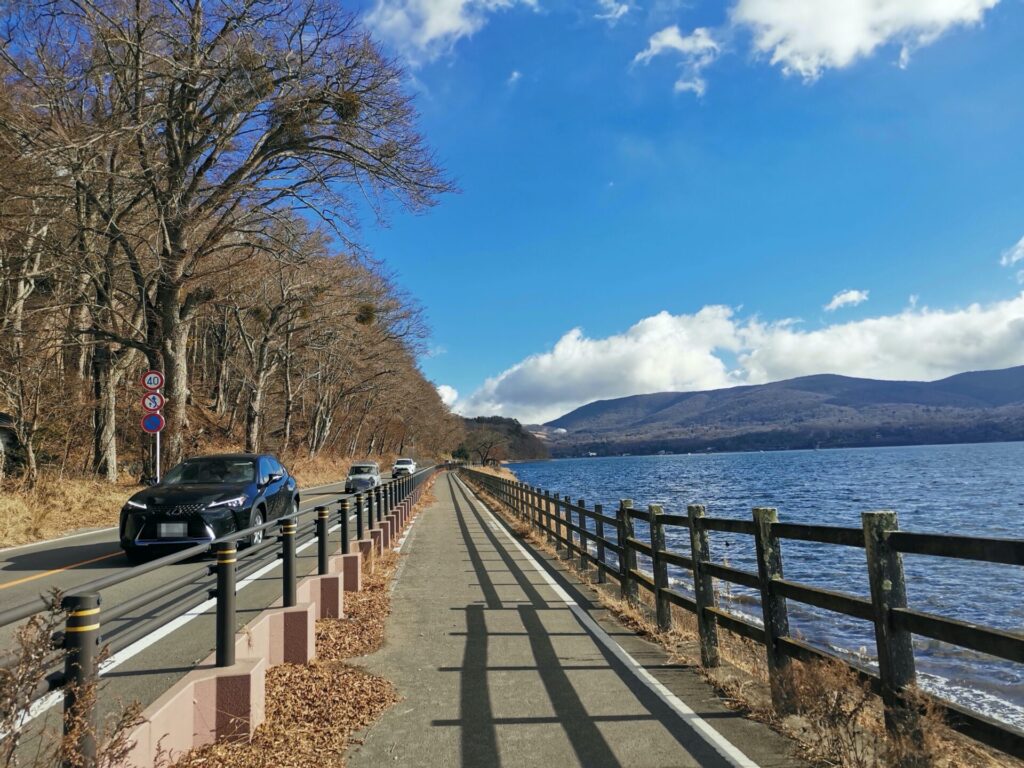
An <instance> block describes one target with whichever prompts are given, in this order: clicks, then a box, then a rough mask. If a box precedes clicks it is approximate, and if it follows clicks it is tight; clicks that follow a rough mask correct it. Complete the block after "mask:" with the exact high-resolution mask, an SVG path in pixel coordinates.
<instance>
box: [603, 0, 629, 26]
mask: <svg viewBox="0 0 1024 768" xmlns="http://www.w3.org/2000/svg"><path fill="white" fill-rule="evenodd" d="M597 4H598V6H599V7H600V8H601V12H600V13H596V14H594V18H595V19H601V20H602V21H607V22H608V23H609V24H610V25H612V26H614V25H615V23H616V22H617V21H618V20H619V19H621V18H622V17H623V16H625V15H626V14H627V13H629V4H628V3H619V2H616V0H597Z"/></svg>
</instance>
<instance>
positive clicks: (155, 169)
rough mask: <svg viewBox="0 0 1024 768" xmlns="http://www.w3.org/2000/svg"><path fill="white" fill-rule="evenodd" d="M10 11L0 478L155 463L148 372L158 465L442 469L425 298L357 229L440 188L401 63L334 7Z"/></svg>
mask: <svg viewBox="0 0 1024 768" xmlns="http://www.w3.org/2000/svg"><path fill="white" fill-rule="evenodd" d="M7 14H8V18H7V21H6V24H5V29H6V33H7V38H6V39H5V41H4V43H3V45H2V46H0V68H2V70H3V85H2V86H0V162H2V164H3V168H4V171H3V174H2V175H0V222H2V228H0V413H2V414H4V417H3V419H4V421H3V424H5V425H6V426H5V427H4V431H5V433H6V434H5V436H0V438H2V439H0V446H6V447H7V451H6V452H7V453H8V454H16V455H15V456H14V457H13V459H14V460H9V461H8V462H7V467H8V470H9V478H8V479H9V480H10V479H12V476H17V477H20V478H22V479H23V481H25V482H27V484H29V485H31V484H32V483H34V482H35V481H36V480H37V479H38V478H39V476H40V473H41V472H44V471H47V470H54V471H58V470H59V471H60V472H61V474H62V476H67V475H76V474H83V473H84V474H87V475H88V474H94V475H97V476H99V477H102V478H105V479H108V480H116V479H118V478H119V477H124V475H125V474H130V475H133V476H136V477H138V476H142V475H145V474H148V473H149V472H150V471H151V469H152V466H151V455H150V451H149V446H150V445H151V439H150V438H149V437H148V436H144V435H142V433H141V431H140V428H139V419H140V417H141V405H140V398H141V394H142V392H141V388H140V386H139V382H138V380H139V376H140V374H141V373H142V372H143V371H145V370H146V369H150V368H153V369H158V370H161V371H163V372H164V374H165V376H166V386H165V390H164V393H165V395H166V397H167V405H166V407H165V410H164V413H165V416H166V418H167V428H166V430H165V432H164V433H163V436H164V452H165V455H164V466H165V467H166V466H169V465H170V464H173V463H174V462H176V461H178V460H179V459H180V458H182V457H183V456H184V455H187V454H191V453H195V452H198V451H202V450H206V449H242V448H244V449H247V450H251V451H258V450H273V451H276V452H278V453H281V454H285V455H295V456H299V455H302V456H314V455H318V454H325V453H326V454H334V455H344V454H360V455H361V454H387V453H413V454H419V455H423V456H432V455H438V454H439V453H441V452H443V451H446V450H450V449H451V448H452V447H453V446H454V445H456V444H457V443H458V442H459V439H460V436H461V423H460V421H459V420H458V419H457V418H456V417H453V416H451V415H450V414H449V412H448V409H447V408H446V407H445V406H444V405H443V403H442V402H441V400H440V398H439V397H438V395H437V393H436V391H435V389H434V387H433V385H432V384H431V383H430V382H428V381H427V380H425V378H424V377H423V375H422V374H421V372H420V371H419V370H418V368H417V363H416V357H417V353H418V351H419V350H420V345H421V344H422V343H423V342H424V340H425V336H426V328H425V326H424V322H423V318H422V316H421V313H420V311H419V309H418V307H417V306H416V304H415V302H414V301H413V300H412V299H411V298H410V297H409V296H407V295H405V294H404V293H403V292H402V291H400V290H399V289H397V288H396V286H395V285H394V284H393V282H392V281H391V279H390V278H389V276H388V273H387V270H386V268H385V267H384V265H383V264H381V263H378V262H376V261H373V260H371V259H370V258H368V257H367V256H366V255H364V254H362V253H361V252H360V250H359V244H358V224H359V220H360V218H361V217H374V216H384V215H385V214H386V213H387V211H388V210H389V208H390V207H392V205H394V204H397V205H398V206H399V207H404V208H407V209H411V210H420V209H423V208H425V207H427V206H430V205H431V204H433V203H434V202H435V200H436V198H437V196H438V195H439V194H441V193H443V192H445V191H447V190H448V189H449V188H450V187H449V184H448V182H447V181H446V179H445V177H444V175H443V174H442V172H441V170H440V169H439V168H438V166H437V165H436V164H435V162H434V160H433V158H432V156H431V153H430V151H429V150H428V149H427V147H426V146H425V144H424V141H423V139H422V138H421V137H420V136H419V135H418V133H417V129H416V124H415V114H414V110H413V105H412V103H411V101H410V99H409V97H408V96H407V95H406V93H405V91H404V90H403V87H402V73H401V72H400V70H399V69H398V68H397V67H396V66H395V65H394V64H393V63H392V62H390V61H389V60H388V59H386V58H385V57H384V56H383V55H382V54H381V53H380V51H379V50H378V49H377V47H376V45H375V44H374V42H373V41H372V40H370V39H369V38H368V37H367V35H366V34H365V32H364V31H363V30H362V29H361V28H360V26H359V25H358V23H357V22H356V21H355V19H354V17H352V16H349V15H347V14H346V13H343V12H341V11H339V10H338V5H337V4H336V3H333V2H326V0H324V1H323V2H321V1H320V0H314V1H313V2H308V3H301V4H299V3H291V2H281V3H273V4H266V3H239V4H233V3H219V4H213V3H211V4H206V5H204V4H202V3H196V4H177V3H173V2H170V1H169V0H153V2H148V3H142V4H131V3H126V4H122V3H111V2H105V1H101V0H85V2H70V0H68V1H65V0H56V1H55V2H53V3H45V4H41V3H20V4H15V5H11V6H10V7H9V8H8V9H7ZM300 43H301V44H300ZM8 458H9V459H12V457H11V456H9V457H8ZM3 466H4V463H3V461H2V457H0V473H2V471H3Z"/></svg>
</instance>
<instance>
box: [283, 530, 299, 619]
mask: <svg viewBox="0 0 1024 768" xmlns="http://www.w3.org/2000/svg"><path fill="white" fill-rule="evenodd" d="M297 528H298V523H296V522H295V519H294V518H291V517H288V518H284V519H282V520H281V561H282V565H281V602H282V603H283V604H284V607H285V608H294V607H295V602H296V599H295V531H296V529H297Z"/></svg>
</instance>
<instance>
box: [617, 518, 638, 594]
mask: <svg viewBox="0 0 1024 768" xmlns="http://www.w3.org/2000/svg"><path fill="white" fill-rule="evenodd" d="M632 508H633V500H632V499H622V500H621V501H620V502H619V509H618V511H617V512H616V513H615V521H616V523H617V524H618V527H619V547H620V554H619V592H620V594H621V595H622V598H623V599H624V600H628V601H629V602H631V603H634V602H636V598H637V584H636V581H635V580H634V579H633V576H632V575H631V574H630V571H635V570H636V550H635V549H633V548H632V547H631V546H629V539H631V538H633V518H632V517H630V516H629V510H631V509H632Z"/></svg>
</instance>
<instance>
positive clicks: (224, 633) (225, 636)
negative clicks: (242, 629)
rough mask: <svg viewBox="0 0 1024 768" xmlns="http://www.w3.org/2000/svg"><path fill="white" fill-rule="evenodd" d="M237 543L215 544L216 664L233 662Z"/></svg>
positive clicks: (223, 664) (221, 665)
mask: <svg viewBox="0 0 1024 768" xmlns="http://www.w3.org/2000/svg"><path fill="white" fill-rule="evenodd" d="M237 553H238V545H237V542H234V541H222V542H220V543H219V544H218V545H217V551H216V554H217V666H218V667H230V666H231V665H233V664H234V663H235V568H236V563H237V561H238V557H237Z"/></svg>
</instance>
